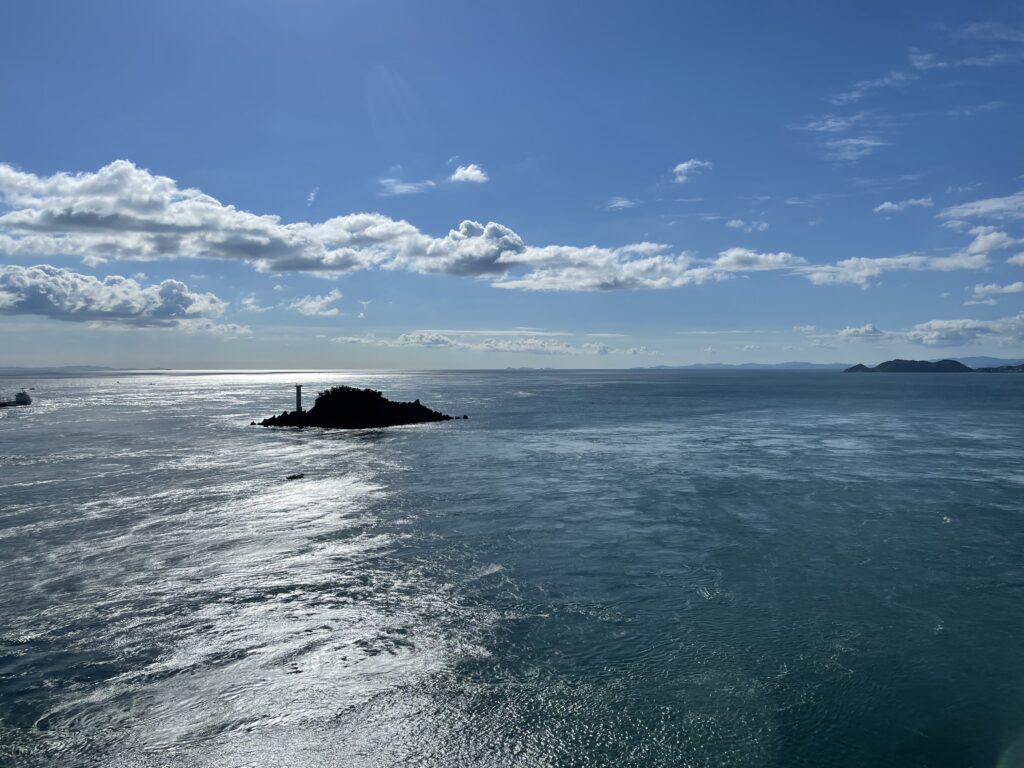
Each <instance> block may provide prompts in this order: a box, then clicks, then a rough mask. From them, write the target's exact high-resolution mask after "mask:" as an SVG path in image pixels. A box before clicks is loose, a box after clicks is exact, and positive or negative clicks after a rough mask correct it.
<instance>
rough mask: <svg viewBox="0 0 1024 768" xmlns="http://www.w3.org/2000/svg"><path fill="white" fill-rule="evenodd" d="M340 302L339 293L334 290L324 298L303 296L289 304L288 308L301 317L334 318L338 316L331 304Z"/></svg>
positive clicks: (335, 308) (336, 309)
mask: <svg viewBox="0 0 1024 768" xmlns="http://www.w3.org/2000/svg"><path fill="white" fill-rule="evenodd" d="M340 300H341V291H339V290H338V289H334V290H333V291H330V292H329V293H327V294H326V295H324V296H303V297H302V298H301V299H296V300H295V301H293V302H291V303H290V304H289V305H288V308H289V309H294V310H295V311H296V312H299V313H300V314H303V315H310V316H316V317H334V316H336V315H337V314H338V308H337V307H332V306H331V304H334V303H335V302H337V301H340Z"/></svg>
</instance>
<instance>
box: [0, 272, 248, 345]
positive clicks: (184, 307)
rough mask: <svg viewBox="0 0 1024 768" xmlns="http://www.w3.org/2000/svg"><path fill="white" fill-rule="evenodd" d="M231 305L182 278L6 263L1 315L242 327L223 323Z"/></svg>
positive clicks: (197, 327)
mask: <svg viewBox="0 0 1024 768" xmlns="http://www.w3.org/2000/svg"><path fill="white" fill-rule="evenodd" d="M226 307H227V303H226V302H224V301H221V300H220V299H219V298H217V297H216V296H215V295H213V294H212V293H200V292H196V291H193V290H191V289H190V288H189V287H188V286H187V285H185V283H182V282H180V281H178V280H164V281H163V282H160V283H157V284H154V285H148V286H144V285H141V284H140V283H139V282H137V281H136V280H133V279H132V278H130V277H121V276H119V275H111V276H109V277H105V278H103V279H102V280H101V279H99V278H97V277H94V276H93V275H85V274H81V273H78V272H72V271H70V270H67V269H61V268H59V267H53V266H50V265H48V264H41V265H39V266H34V267H22V266H15V265H0V313H4V314H22V315H41V316H44V317H50V318H53V319H55V320H65V321H70V322H102V323H111V324H118V325H129V326H151V327H162V328H172V327H175V328H184V329H192V330H223V331H236V332H237V331H242V330H244V329H242V327H241V326H233V325H217V324H215V323H213V322H212V321H213V319H214V318H217V317H220V316H221V315H222V314H223V313H224V310H225V308H226Z"/></svg>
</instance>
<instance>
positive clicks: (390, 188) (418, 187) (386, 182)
mask: <svg viewBox="0 0 1024 768" xmlns="http://www.w3.org/2000/svg"><path fill="white" fill-rule="evenodd" d="M377 183H378V184H380V186H381V191H380V192H379V193H378V194H379V195H381V196H382V197H394V196H397V195H418V194H419V193H420V192H426V191H427V190H429V189H433V188H434V187H436V186H437V185H436V184H435V183H434V182H433V181H430V180H429V179H428V180H427V181H402V180H401V179H394V178H387V179H378V180H377Z"/></svg>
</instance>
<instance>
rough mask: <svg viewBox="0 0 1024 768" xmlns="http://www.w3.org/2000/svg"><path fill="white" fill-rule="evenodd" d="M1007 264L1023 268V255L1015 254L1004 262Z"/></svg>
mask: <svg viewBox="0 0 1024 768" xmlns="http://www.w3.org/2000/svg"><path fill="white" fill-rule="evenodd" d="M1006 263H1007V264H1016V265H1018V266H1022V267H1024V253H1017V254H1014V255H1013V256H1011V257H1010V258H1008V259H1007V260H1006Z"/></svg>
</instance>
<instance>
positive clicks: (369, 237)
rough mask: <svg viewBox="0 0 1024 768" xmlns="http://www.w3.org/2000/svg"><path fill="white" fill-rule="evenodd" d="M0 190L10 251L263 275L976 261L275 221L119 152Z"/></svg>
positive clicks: (567, 286)
mask: <svg viewBox="0 0 1024 768" xmlns="http://www.w3.org/2000/svg"><path fill="white" fill-rule="evenodd" d="M0 195H2V201H3V204H4V205H6V206H7V207H8V208H9V209H10V210H7V211H5V212H3V213H0V253H7V254H10V255H14V256H24V255H29V254H39V253H45V254H52V255H63V256H76V257H78V258H82V259H89V258H94V257H95V258H111V259H124V260H135V261H146V260H156V259H175V258H202V259H222V260H236V261H245V262H247V263H249V264H251V265H253V266H254V267H255V268H256V269H257V270H259V271H262V272H274V273H281V272H301V271H307V272H315V273H324V274H340V273H345V272H352V271H356V270H365V269H384V270H396V269H404V270H409V271H412V272H419V273H443V274H448V275H456V276H466V277H482V278H487V279H489V280H491V284H492V285H494V286H496V287H501V288H506V289H523V290H545V291H555V290H557V291H598V290H617V289H661V288H674V287H678V286H683V285H688V284H697V283H703V282H706V281H709V280H723V279H726V278H728V277H730V276H732V275H733V274H735V273H737V272H747V271H762V270H787V271H790V272H793V273H797V274H803V275H806V276H808V277H810V278H811V279H812V280H814V282H817V283H830V282H854V283H859V284H862V285H863V284H866V282H867V279H868V278H869V277H872V276H876V275H877V274H880V273H881V272H883V271H888V270H892V269H917V270H920V269H938V270H947V269H962V268H982V267H984V266H985V265H986V263H987V262H986V260H985V257H984V253H983V252H980V251H979V252H977V253H974V252H972V251H971V250H970V249H969V251H968V252H965V253H961V254H954V255H953V256H947V257H924V256H906V257H892V258H890V259H853V260H846V261H844V262H839V263H837V264H822V265H813V264H810V263H808V262H807V261H805V260H804V259H802V258H799V257H796V256H793V255H792V254H789V253H786V252H779V253H757V252H755V251H751V250H749V249H742V248H730V249H726V250H724V251H721V252H720V253H719V254H718V256H717V257H715V258H714V259H710V260H701V261H698V260H696V258H695V256H694V254H693V253H691V252H688V251H685V250H682V251H677V250H675V249H673V248H672V247H670V246H668V245H665V244H659V243H651V242H640V243H630V244H626V245H622V246H618V247H602V246H598V245H585V246H575V245H547V246H533V245H528V244H526V243H524V241H523V240H522V238H520V236H519V235H518V234H517V233H516V232H514V231H512V230H511V229H509V228H508V227H505V226H503V225H502V224H498V223H496V222H488V223H486V224H481V223H478V222H475V221H464V222H462V223H461V224H460V225H459V226H458V228H456V229H453V230H451V231H449V232H448V234H447V235H445V236H443V237H432V236H430V235H427V234H425V233H423V232H421V231H420V230H419V229H417V228H416V227H415V226H413V225H412V224H410V223H409V222H406V221H402V220H395V219H391V218H389V217H387V216H384V215H382V214H378V213H356V214H350V215H346V216H338V217H335V218H331V219H328V220H326V221H323V222H305V221H299V222H293V223H288V224H284V223H282V222H281V221H280V220H279V218H278V217H276V216H269V215H257V214H253V213H249V212H246V211H241V210H238V209H237V208H235V207H234V206H231V205H224V204H222V203H220V202H219V201H217V200H215V199H214V198H212V197H210V196H209V195H205V194H204V193H202V192H201V191H199V190H195V189H188V188H180V187H178V185H177V184H176V183H175V182H174V181H173V180H172V179H169V178H166V177H162V176H154V175H153V174H150V173H149V172H148V171H145V170H142V169H139V168H137V167H136V166H134V165H132V164H131V163H128V162H126V161H117V162H115V163H112V164H110V165H108V166H106V167H104V168H102V169H100V170H99V171H98V172H96V173H84V174H77V175H70V174H56V175H54V176H50V177H38V176H34V175H32V174H27V173H21V172H19V171H16V170H14V169H13V168H12V167H11V166H9V165H2V164H0ZM745 225H746V223H745ZM992 239H993V238H991V237H990V238H989V240H992ZM974 250H977V246H976V247H975V248H974ZM306 298H307V299H316V298H318V297H315V296H314V297H306ZM299 301H302V300H299ZM326 309H330V307H327V308H326Z"/></svg>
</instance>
